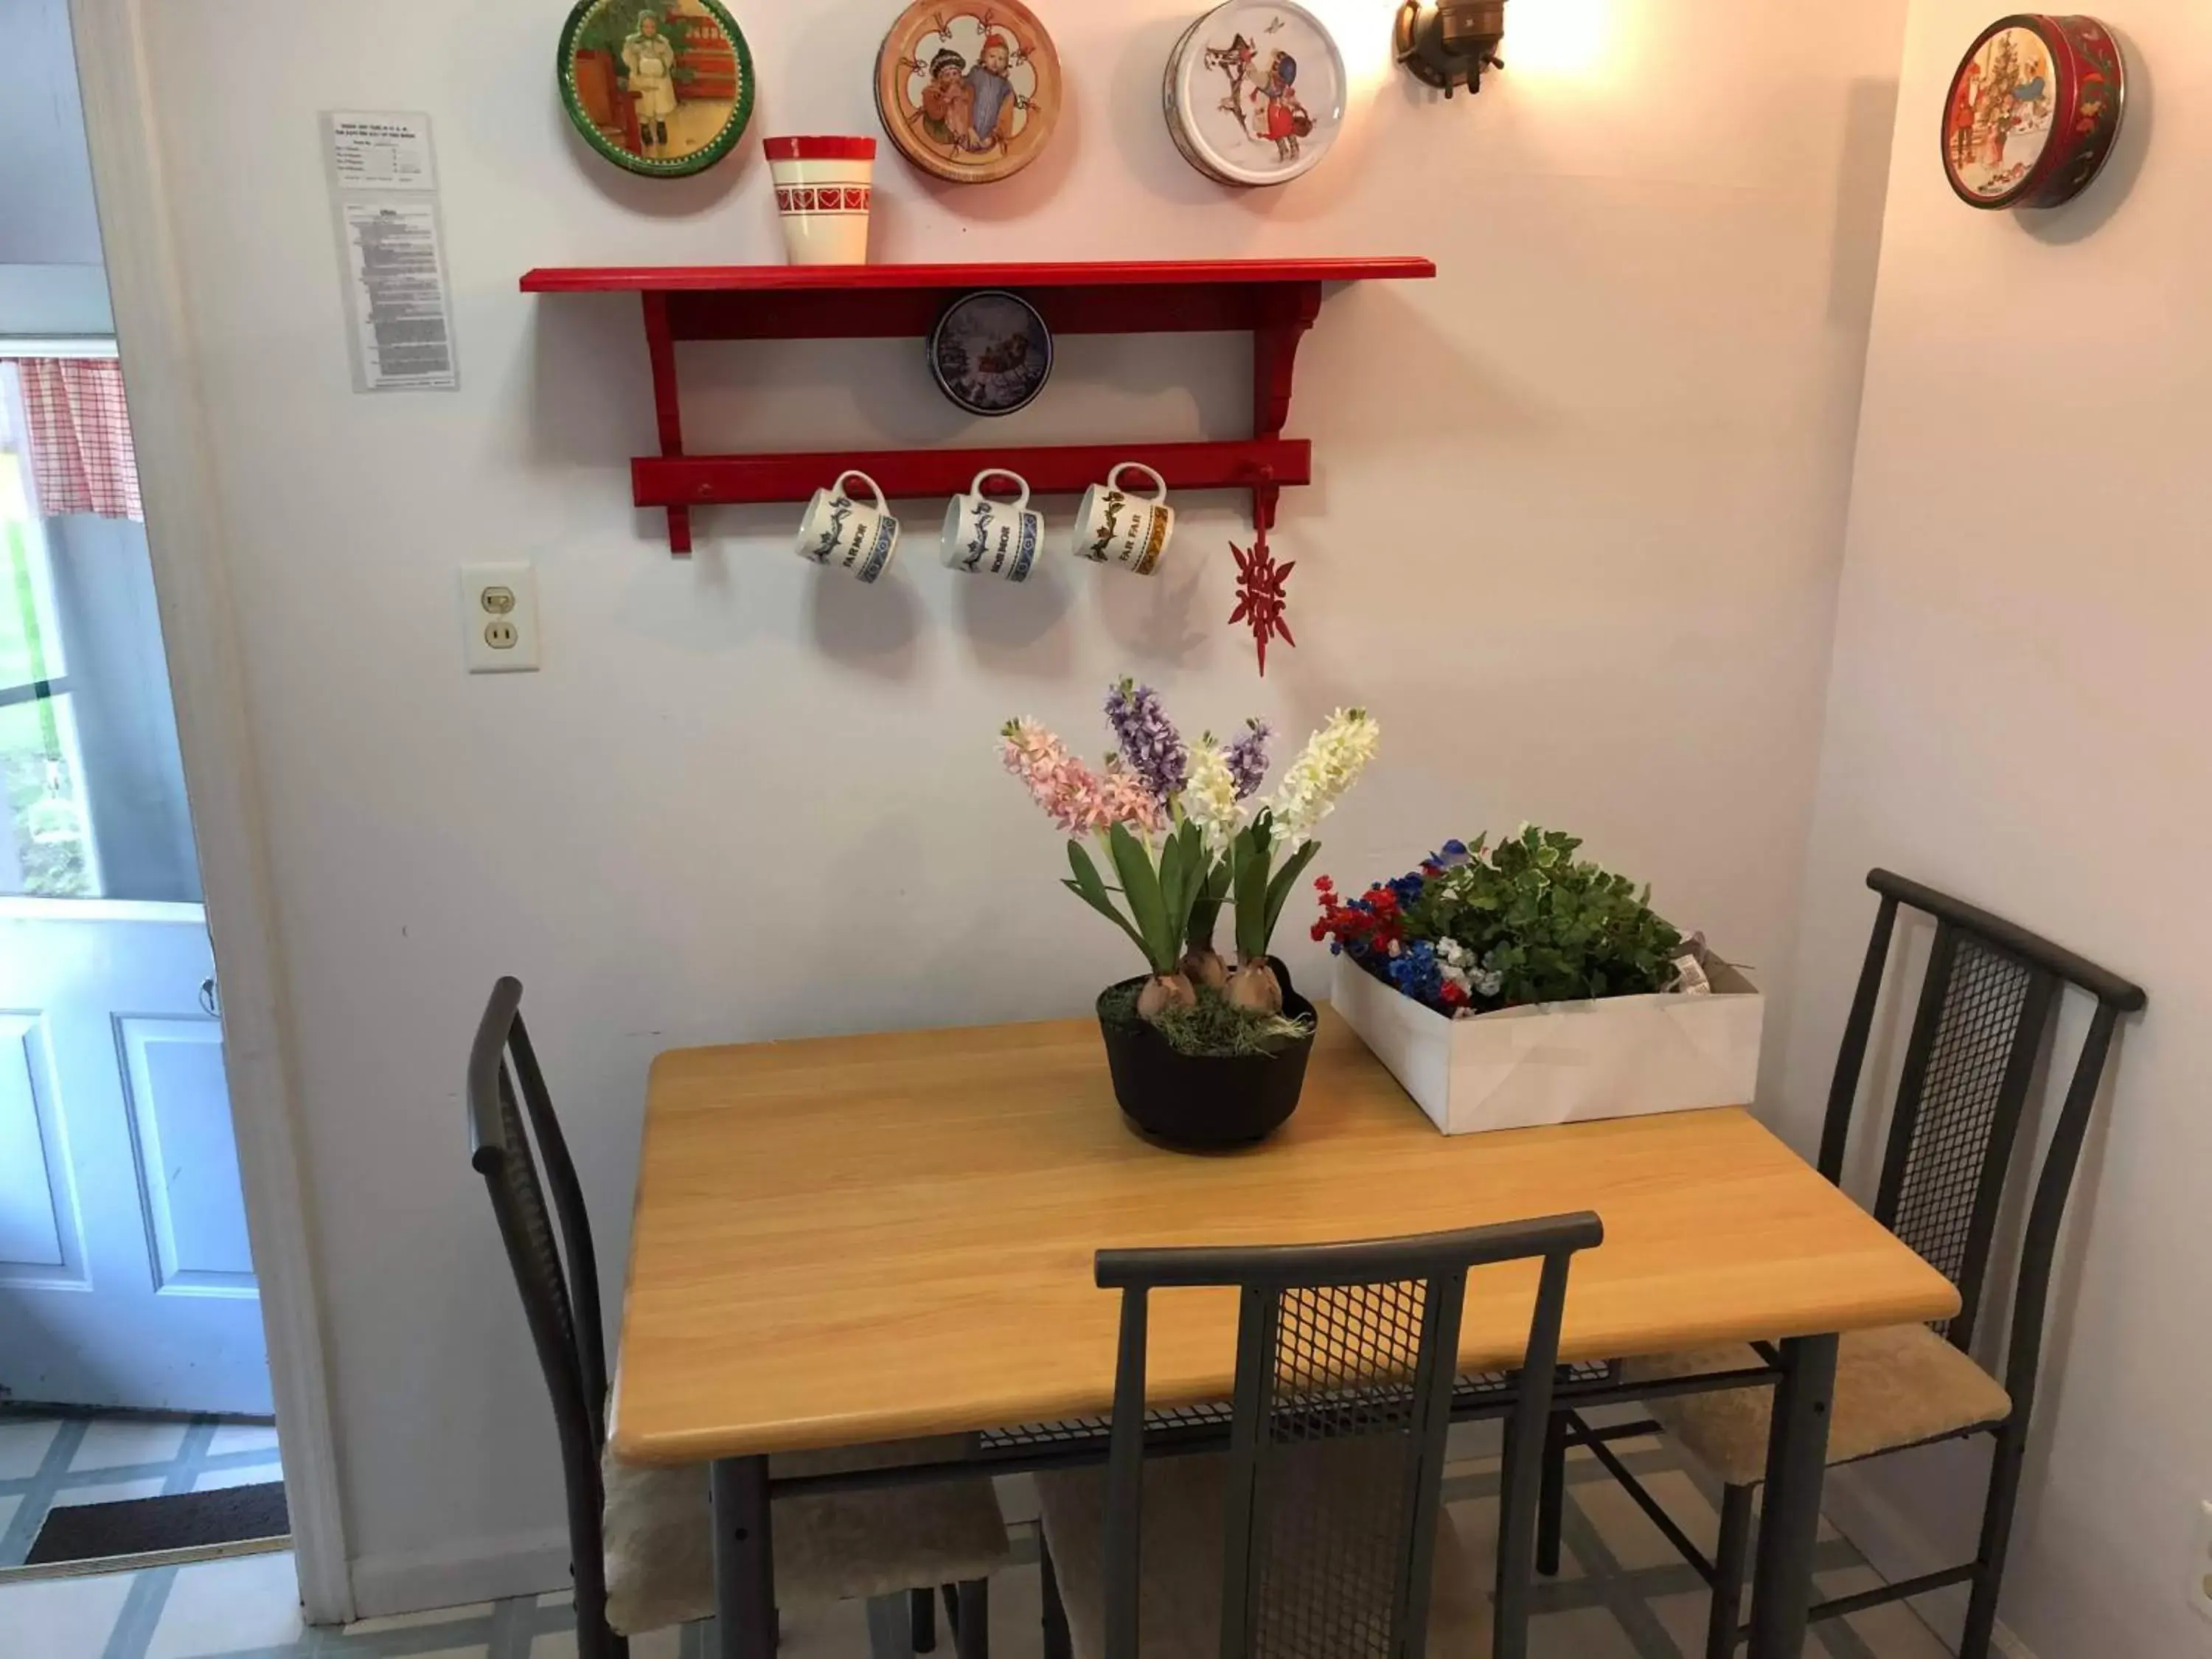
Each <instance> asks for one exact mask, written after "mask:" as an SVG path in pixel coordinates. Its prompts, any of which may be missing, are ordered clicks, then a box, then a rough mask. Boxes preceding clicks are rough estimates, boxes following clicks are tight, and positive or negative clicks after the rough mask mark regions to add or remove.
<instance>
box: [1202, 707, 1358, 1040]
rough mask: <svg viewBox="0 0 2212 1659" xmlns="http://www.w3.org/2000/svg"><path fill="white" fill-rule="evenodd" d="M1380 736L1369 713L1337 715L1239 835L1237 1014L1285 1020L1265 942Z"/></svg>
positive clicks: (1234, 878) (1234, 874)
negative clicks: (1320, 833)
mask: <svg viewBox="0 0 2212 1659" xmlns="http://www.w3.org/2000/svg"><path fill="white" fill-rule="evenodd" d="M1382 732H1383V729H1382V727H1381V726H1379V725H1378V724H1376V721H1375V720H1374V719H1373V718H1372V717H1371V716H1370V715H1369V714H1368V713H1367V711H1366V710H1364V709H1363V708H1352V709H1344V708H1340V709H1338V710H1337V711H1336V712H1335V713H1334V714H1332V715H1330V716H1329V718H1328V720H1326V721H1325V722H1323V723H1322V727H1321V729H1320V730H1319V731H1317V732H1315V733H1314V734H1313V736H1312V737H1311V738H1310V739H1308V740H1307V743H1306V746H1305V748H1304V750H1301V751H1300V752H1299V754H1298V757H1297V759H1296V760H1294V761H1292V762H1291V764H1290V766H1289V768H1288V769H1286V770H1285V772H1284V774H1283V781H1282V782H1281V784H1280V785H1279V786H1278V787H1277V788H1276V791H1275V793H1274V796H1273V799H1270V800H1269V801H1267V803H1266V804H1265V805H1262V806H1261V807H1260V808H1259V810H1258V811H1257V812H1256V814H1255V817H1254V818H1253V821H1252V823H1251V825H1250V827H1249V828H1248V829H1244V830H1243V831H1241V832H1240V833H1239V834H1238V835H1237V838H1236V840H1235V842H1234V843H1233V846H1232V848H1231V854H1230V864H1231V878H1230V879H1231V890H1232V894H1233V896H1234V898H1235V901H1236V905H1237V971H1236V972H1234V973H1232V974H1231V975H1230V976H1229V982H1228V987H1227V994H1228V997H1229V1000H1230V1002H1231V1004H1232V1005H1233V1006H1237V1007H1239V1008H1247V1009H1250V1010H1253V1011H1255V1012H1260V1013H1271V1014H1272V1013H1279V1012H1282V1006H1283V985H1282V981H1281V980H1280V979H1279V977H1278V976H1277V975H1276V973H1275V970H1274V969H1273V967H1271V966H1270V965H1269V964H1268V962H1267V946H1268V942H1269V941H1270V940H1271V939H1273V937H1274V933H1275V924H1276V923H1277V922H1279V921H1281V920H1282V915H1283V907H1284V905H1285V904H1286V903H1287V902H1289V900H1290V896H1291V888H1292V887H1293V886H1295V885H1296V884H1297V878H1299V876H1301V875H1302V874H1304V872H1305V868H1306V866H1308V865H1310V864H1311V863H1312V862H1313V860H1314V855H1315V854H1317V853H1319V852H1320V851H1321V844H1320V843H1319V842H1316V841H1315V840H1314V839H1313V831H1314V829H1315V828H1316V826H1317V825H1318V824H1319V823H1321V821H1322V819H1323V818H1325V817H1328V815H1329V814H1330V813H1331V812H1332V811H1335V810H1336V805H1337V803H1338V802H1339V801H1340V800H1342V799H1344V797H1345V795H1346V793H1347V792H1348V791H1349V790H1350V789H1351V787H1352V785H1353V784H1355V783H1357V782H1358V781H1359V775H1360V774H1361V773H1362V772H1364V771H1365V770H1366V769H1367V763H1369V762H1370V761H1371V760H1372V759H1374V757H1375V750H1376V744H1378V743H1379V742H1380V740H1381V738H1382ZM1283 853H1287V854H1288V856H1287V857H1285V859H1284V860H1283V862H1282V865H1281V866H1280V868H1278V867H1277V866H1276V862H1275V860H1276V858H1277V855H1278V854H1283Z"/></svg>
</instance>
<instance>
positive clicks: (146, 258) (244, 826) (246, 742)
mask: <svg viewBox="0 0 2212 1659" xmlns="http://www.w3.org/2000/svg"><path fill="white" fill-rule="evenodd" d="M70 28H71V31H72V33H73V34H74V36H75V40H76V67H77V81H78V85H79V88H80V89H81V92H82V98H83V101H84V124H85V137H86V140H87V143H88V145H89V146H90V149H91V153H92V173H93V183H94V190H95V191H96V193H97V195H98V197H99V204H100V240H101V244H102V246H103V249H104V252H105V255H106V267H107V286H108V292H109V298H110V301H111V304H112V308H113V311H114V313H115V322H116V334H117V337H118V340H119V341H120V343H121V345H122V349H123V358H124V373H125V380H126V383H127V386H128V389H129V392H130V398H131V428H132V437H133V443H134V446H135V447H136V449H137V456H138V474H139V483H140V488H141V492H142V494H143V496H144V499H145V502H146V507H147V520H148V526H147V528H148V532H149V533H148V537H147V540H148V543H149V546H150V547H151V550H152V553H153V563H154V578H155V595H156V598H157V599H158V601H159V605H160V611H161V632H162V637H163V639H164V641H165V642H166V644H167V650H168V658H169V681H170V688H171V691H172V694H173V696H174V698H175V702H176V709H177V737H178V741H179V748H180V749H181V750H182V751H183V754H184V762H185V793H186V795H187V797H188V798H189V799H190V801H191V813H192V823H193V825H194V830H195V835H196V837H197V842H198V847H199V861H200V883H201V886H202V888H203V890H204V894H205V897H206V902H207V910H208V924H209V931H210V935H211V936H212V938H213V940H214V944H215V953H216V963H217V968H218V972H219V973H220V975H221V976H222V1028H223V1045H224V1055H225V1062H226V1068H227V1070H228V1078H229V1084H230V1103H231V1119H232V1122H233V1124H234V1132H235V1134H236V1139H237V1143H238V1160H239V1174H240V1178H241V1181H242V1182H243V1185H244V1188H245V1192H246V1232H247V1236H248V1237H249V1239H250V1240H251V1242H252V1250H253V1266H254V1273H255V1277H256V1279H258V1282H259V1285H260V1287H261V1313H262V1322H263V1326H264V1329H265V1331H266V1333H267V1338H268V1347H269V1373H270V1389H271V1392H272V1394H273V1395H274V1397H275V1400H276V1424H277V1439H278V1443H279V1446H280V1449H281V1452H282V1455H283V1465H284V1489H285V1494H286V1498H287V1499H288V1501H289V1506H290V1510H291V1518H292V1537H293V1548H294V1552H295V1561H296V1564H297V1565H298V1568H299V1573H300V1594H301V1601H302V1603H303V1604H304V1606H305V1607H306V1610H307V1619H308V1621H309V1622H310V1623H313V1624H338V1623H343V1622H345V1621H347V1620H350V1619H351V1618H352V1617H353V1612H354V1601H353V1588H352V1584H351V1582H350V1577H349V1571H348V1564H347V1547H346V1538H345V1526H344V1511H343V1504H342V1502H341V1498H340V1494H339V1482H338V1465H337V1443H336V1438H335V1436H334V1434H333V1427H332V1421H331V1398H330V1384H329V1373H328V1367H327V1364H326V1362H325V1350H324V1337H323V1323H322V1315H321V1310H320V1307H319V1297H318V1291H317V1279H316V1273H315V1258H314V1248H313V1237H312V1235H311V1233H310V1231H309V1229H308V1225H307V1201H306V1183H305V1182H304V1181H303V1179H302V1170H301V1158H300V1152H301V1148H300V1136H299V1132H298V1125H297V1123H296V1121H295V1113H294V1102H295V1100H296V1099H297V1098H298V1091H297V1088H296V1085H295V1075H296V1074H295V1069H294V1066H293V1065H292V1057H291V1052H290V1048H291V1044H290V1028H289V1024H288V1021H287V1017H286V1010H285V1007H284V1002H283V986H284V981H283V960H282V957H281V955H280V953H279V951H278V946H277V941H276V927H275V905H274V902H273V900H272V896H271V887H270V877H269V863H268V849H267V845H266V837H265V836H264V829H263V824H262V818H261V811H260V792H259V787H258V781H257V779H258V774H257V772H256V769H255V764H254V754H253V744H252V728H251V726H250V725H249V723H248V720H247V718H246V685H245V681H244V678H243V675H242V673H241V671H240V668H239V655H238V653H237V652H236V651H235V650H234V648H233V639H234V633H235V629H234V621H233V611H232V607H231V603H230V592H229V579H228V570H227V569H226V568H225V564H224V560H223V556H222V546H223V538H222V513H221V508H220V507H219V504H218V503H217V501H216V497H215V494H214V491H213V489H211V488H210V484H209V482H208V479H209V469H208V466H207V465H206V462H207V459H208V457H209V453H210V452H209V448H208V445H207V441H206V425H205V421H204V416H203V414H202V410H201V407H200V400H199V392H198V382H197V377H196V375H195V374H194V371H193V351H192V343H191V331H190V329H189V328H188V326H187V325H186V322H185V313H184V289H183V284H182V282H181V280H180V277H179V272H178V270H177V264H176V253H175V244H174V240H173V231H172V228H171V220H170V214H169V204H168V198H167V191H166V189H165V187H164V184H163V180H162V176H161V143H160V134H159V131H158V130H157V128H156V125H155V114H154V108H155V100H154V94H153V84H152V77H151V76H150V74H149V64H148V61H147V53H146V46H145V40H144V38H143V32H142V28H141V24H140V0H70Z"/></svg>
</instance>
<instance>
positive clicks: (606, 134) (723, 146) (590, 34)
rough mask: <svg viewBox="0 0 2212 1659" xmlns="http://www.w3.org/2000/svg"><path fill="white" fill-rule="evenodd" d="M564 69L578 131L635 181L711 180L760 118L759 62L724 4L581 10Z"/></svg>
mask: <svg viewBox="0 0 2212 1659" xmlns="http://www.w3.org/2000/svg"><path fill="white" fill-rule="evenodd" d="M559 69H560V76H561V100H562V103H563V104H565V105H567V106H568V118H569V119H570V120H571V121H574V123H575V124H576V130H577V131H579V132H580V133H582V134H583V135H584V137H585V138H586V140H587V141H588V142H589V143H590V144H591V146H592V149H596V150H597V151H599V154H600V155H604V156H605V157H606V158H607V160H609V161H612V162H613V163H614V164H615V165H616V166H617V167H628V168H629V170H630V171H631V172H632V173H645V174H647V175H648V176H650V177H656V178H664V179H666V178H676V177H678V176H680V175H682V174H684V173H700V172H703V171H704V170H705V169H707V168H708V167H712V166H714V163H715V162H717V161H720V160H721V159H722V158H723V157H724V156H725V155H728V154H729V153H730V151H731V150H732V149H733V148H735V147H736V144H737V142H738V139H739V138H741V137H744V131H745V123H746V122H747V121H749V120H750V119H751V118H752V112H753V59H752V53H751V52H750V50H749V49H748V48H747V47H746V46H745V37H744V34H743V33H740V32H739V30H738V24H737V20H736V19H735V18H733V17H732V16H731V15H730V14H729V13H728V12H726V11H725V10H724V9H722V6H721V4H720V0H579V3H578V4H577V6H576V9H574V11H572V12H570V13H569V14H568V27H565V28H563V29H562V31H561V58H560V64H559Z"/></svg>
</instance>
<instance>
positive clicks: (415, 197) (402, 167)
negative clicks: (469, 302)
mask: <svg viewBox="0 0 2212 1659" xmlns="http://www.w3.org/2000/svg"><path fill="white" fill-rule="evenodd" d="M323 130H324V136H325V141H326V144H325V149H326V159H327V161H328V162H329V168H330V176H331V197H332V200H333V201H334V203H335V204H336V206H337V221H338V237H339V243H340V246H341V249H342V251H343V258H344V268H345V276H346V313H347V319H348V322H349V328H350V332H351V341H350V344H351V355H352V358H353V383H354V390H355V391H356V392H452V391H454V390H457V389H458V388H459V386H460V372H459V368H458V367H457V366H456V363H455V361H454V353H453V286H452V283H451V282H450V281H449V280H448V277H447V269H446V253H445V246H444V236H443V233H442V231H441V228H440V225H439V216H438V185H437V169H436V164H435V161H434V160H433V158H432V155H431V149H430V118H429V117H428V116H427V115H410V114H404V113H402V114H374V113H362V112H352V111H340V112H330V113H327V114H325V116H324V117H323Z"/></svg>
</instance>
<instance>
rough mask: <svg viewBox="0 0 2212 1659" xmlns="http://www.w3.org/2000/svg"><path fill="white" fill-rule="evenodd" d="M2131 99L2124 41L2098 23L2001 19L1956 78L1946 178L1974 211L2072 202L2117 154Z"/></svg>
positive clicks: (2020, 16) (1948, 111) (1949, 109)
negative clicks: (2124, 113)
mask: <svg viewBox="0 0 2212 1659" xmlns="http://www.w3.org/2000/svg"><path fill="white" fill-rule="evenodd" d="M2126 94H2127V66H2126V64H2124V62H2122V60H2121V58H2120V46H2119V42H2118V41H2117V40H2113V39H2112V33H2111V31H2109V30H2108V29H2106V27H2105V26H2104V25H2103V24H2102V23H2100V22H2099V21H2097V20H2096V19H2095V18H2093V17H2055V16H2050V15H2045V14H2044V13H2041V12H2021V13H2017V14H2015V15H2013V16H2010V17H2002V18H1999V19H1998V20H1997V21H1996V22H1994V23H1992V24H1990V26H1989V27H1987V28H1985V29H1984V30H1983V31H1982V33H1981V34H1980V35H1979V37H1978V38H1977V39H1976V40H1975V41H1974V44H1973V45H1972V46H1970V47H1968V48H1967V49H1966V57H1965V58H1963V59H1961V60H1960V64H1959V71H1958V73H1957V74H1956V75H1954V76H1952V77H1951V93H1950V96H1949V97H1948V99H1947V100H1945V102H1944V106H1943V172H1944V176H1945V177H1947V178H1948V179H1950V181H1951V188H1952V189H1953V190H1954V191H1956V192H1957V193H1958V196H1959V199H1960V201H1962V202H1965V203H1966V204H1967V205H1969V206H1970V207H1978V208H2012V207H2027V208H2044V207H2057V205H2058V204H2060V203H2062V202H2069V201H2071V200H2072V199H2073V198H2074V197H2076V196H2078V195H2080V194H2081V191H2082V189H2083V188H2084V187H2085V186H2086V185H2087V184H2088V182H2089V181H2090V180H2091V179H2093V178H2095V177H2096V176H2097V172H2098V169H2099V168H2100V167H2103V166H2104V165H2105V160H2106V157H2107V156H2109V155H2111V154H2112V143H2113V140H2114V139H2116V138H2117V137H2118V136H2119V131H2120V116H2121V112H2122V110H2123V109H2124V106H2125V103H2126Z"/></svg>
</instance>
